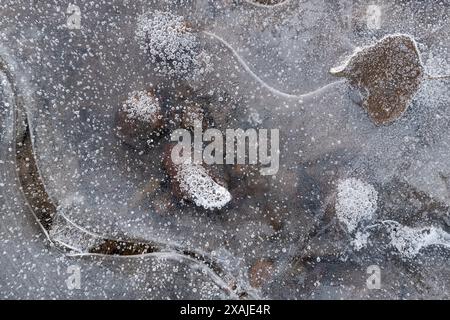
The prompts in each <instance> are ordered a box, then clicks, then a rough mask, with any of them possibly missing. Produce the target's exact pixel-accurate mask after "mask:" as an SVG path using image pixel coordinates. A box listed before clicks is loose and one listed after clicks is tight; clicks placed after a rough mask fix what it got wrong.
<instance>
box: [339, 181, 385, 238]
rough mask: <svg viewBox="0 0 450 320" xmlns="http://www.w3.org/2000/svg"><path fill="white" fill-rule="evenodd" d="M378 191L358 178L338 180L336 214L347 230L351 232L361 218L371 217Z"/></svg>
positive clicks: (375, 207) (367, 218) (368, 218)
mask: <svg viewBox="0 0 450 320" xmlns="http://www.w3.org/2000/svg"><path fill="white" fill-rule="evenodd" d="M377 200H378V192H377V191H376V190H375V188H374V187H373V186H371V185H370V184H367V183H365V182H363V181H361V180H359V179H355V178H349V179H344V180H339V181H338V186H337V197H336V215H337V218H338V219H339V221H340V222H342V223H344V224H345V226H346V227H347V230H348V231H349V232H353V231H354V230H355V228H356V227H357V226H358V224H359V223H360V222H361V221H363V220H370V219H372V217H373V215H374V213H375V211H376V210H377Z"/></svg>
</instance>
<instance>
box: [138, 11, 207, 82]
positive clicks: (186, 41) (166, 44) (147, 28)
mask: <svg viewBox="0 0 450 320" xmlns="http://www.w3.org/2000/svg"><path fill="white" fill-rule="evenodd" d="M136 37H137V40H138V41H139V42H140V46H141V48H142V49H143V50H145V51H146V52H147V53H148V54H149V56H150V59H151V62H152V64H154V65H155V69H154V70H155V71H156V72H159V73H161V74H163V75H167V76H175V77H179V78H182V79H197V78H198V77H200V76H201V75H203V74H205V73H206V72H208V71H209V69H210V63H209V61H210V56H209V55H208V54H207V53H206V52H205V51H204V50H202V49H201V48H200V43H199V40H198V37H197V34H196V33H194V31H193V30H192V29H191V28H190V27H189V26H188V23H187V22H186V21H185V20H184V18H183V17H182V16H178V15H175V14H172V13H170V12H161V11H154V12H147V13H144V14H143V15H141V16H140V17H139V19H138V23H137V30H136Z"/></svg>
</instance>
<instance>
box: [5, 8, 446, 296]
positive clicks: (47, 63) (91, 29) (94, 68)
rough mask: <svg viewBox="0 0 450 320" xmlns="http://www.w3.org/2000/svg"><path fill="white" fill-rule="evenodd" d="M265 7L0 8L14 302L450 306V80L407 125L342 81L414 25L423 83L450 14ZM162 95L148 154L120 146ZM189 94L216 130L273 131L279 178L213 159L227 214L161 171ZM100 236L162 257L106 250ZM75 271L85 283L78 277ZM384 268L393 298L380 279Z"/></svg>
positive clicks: (438, 66) (420, 96)
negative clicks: (136, 97)
mask: <svg viewBox="0 0 450 320" xmlns="http://www.w3.org/2000/svg"><path fill="white" fill-rule="evenodd" d="M251 2H252V1H250V0H248V1H204V0H198V1H111V2H91V1H79V3H78V5H79V7H80V9H81V12H82V16H81V29H80V30H77V29H68V28H67V18H68V15H67V14H66V13H65V12H66V9H67V5H68V4H67V5H66V4H63V3H58V4H57V5H56V4H54V2H53V1H39V2H35V3H34V4H33V6H30V5H29V3H28V2H25V1H23V2H22V1H2V3H1V4H0V56H1V57H2V60H1V61H3V60H4V61H5V64H6V66H7V67H3V66H2V68H1V70H0V74H1V79H0V83H1V86H0V89H1V96H0V99H1V106H0V126H1V127H0V128H1V132H0V139H1V146H0V147H1V152H0V156H1V161H2V162H1V163H0V164H1V178H0V179H1V180H0V196H1V198H0V208H1V213H2V215H1V219H0V228H1V229H0V250H1V251H2V252H4V254H3V258H2V259H0V266H1V267H2V268H1V269H2V271H1V272H0V294H1V296H2V297H20V298H32V297H51V298H64V297H84V298H90V297H96V298H123V297H127V298H197V297H199V298H236V297H241V298H245V297H250V298H252V297H266V298H287V299H293V298H380V297H386V298H425V297H438V298H448V296H449V286H450V283H449V280H448V279H450V270H449V267H448V258H449V250H448V246H446V245H445V244H446V243H448V239H447V235H448V231H449V229H448V228H449V225H448V222H446V221H448V219H449V211H448V205H450V194H449V192H448V181H447V179H448V178H447V177H449V176H450V161H449V159H450V155H449V154H448V150H450V149H449V141H450V140H449V139H450V135H449V132H448V127H449V125H450V122H449V119H450V116H449V110H448V108H447V107H448V101H450V93H449V91H448V85H449V83H448V80H447V79H446V78H442V79H437V80H426V79H424V80H423V82H422V83H421V86H420V88H419V90H418V91H417V93H416V94H415V96H414V98H413V100H412V102H411V104H410V105H409V108H408V109H407V110H406V111H405V112H404V113H402V114H401V116H400V117H399V118H398V119H397V120H396V121H395V122H392V123H390V124H389V125H385V126H376V125H375V124H374V123H373V122H372V120H371V119H370V117H368V116H367V113H366V112H365V111H364V110H363V109H362V108H361V107H360V106H359V105H358V103H360V101H356V100H357V99H358V98H357V97H355V96H354V92H353V89H352V86H351V85H349V84H348V83H347V82H346V81H340V80H339V79H336V78H335V77H333V76H332V75H330V74H329V72H328V71H329V69H330V68H332V67H334V66H336V65H339V64H340V63H341V62H342V61H343V60H344V59H345V57H348V56H349V55H351V54H352V53H353V52H354V50H355V48H356V47H365V46H368V45H371V44H373V43H375V42H376V41H377V40H380V39H382V38H383V37H384V36H387V35H390V34H408V35H410V36H411V37H412V38H413V39H414V40H415V41H416V42H417V48H418V50H419V51H420V54H421V56H422V60H423V65H424V67H425V71H426V72H427V74H430V75H434V76H439V75H446V74H449V70H450V69H449V67H448V66H449V63H450V57H449V51H448V50H449V46H450V44H449V43H448V41H446V40H447V39H448V38H449V36H450V34H449V33H450V28H449V25H448V22H449V21H448V16H449V4H448V3H447V2H446V1H443V2H439V3H436V2H434V1H410V2H408V3H405V2H403V1H394V2H392V1H380V2H379V7H380V8H381V10H382V12H383V15H382V20H381V21H380V24H379V25H380V27H379V28H378V27H377V26H378V24H377V23H372V22H373V21H372V22H371V23H367V19H366V15H367V3H365V2H360V1H339V2H329V1H308V0H304V1H303V0H302V1H289V0H288V1H285V3H282V4H278V5H275V6H272V7H271V6H264V5H263V6H261V5H254V4H252V3H251ZM411 17H414V18H413V19H411ZM169 29H170V30H169ZM151 30H153V31H154V32H150V31H151ZM165 31H167V32H165ZM152 35H153V36H152ZM152 41H153V42H152ZM143 46H144V48H143ZM150 46H151V48H150ZM152 50H153V51H152ZM166 54H167V55H166ZM165 59H167V60H165ZM180 60H181V62H182V64H181V65H180V64H178V62H179V61H180ZM175 62H176V63H175ZM206 66H207V67H206ZM8 70H9V71H8ZM8 72H9V73H12V74H13V75H14V79H13V78H11V77H9V79H8V76H7V75H6V74H7V73H8ZM191 76H194V77H191ZM14 83H15V87H16V88H17V90H18V93H19V99H16V100H17V101H15V100H14V93H13V91H14V90H13V87H14V85H13V84H14ZM149 88H152V92H154V94H155V97H156V98H158V101H159V103H160V107H161V111H162V114H163V115H164V117H165V119H167V123H166V126H165V127H164V130H162V131H161V134H160V136H159V137H158V138H155V139H154V140H155V141H154V143H153V144H152V146H151V147H149V146H146V147H142V148H141V147H140V146H139V147H138V146H136V145H132V144H127V143H124V141H123V140H122V139H121V138H120V134H118V128H117V121H116V116H117V113H118V112H119V110H120V109H121V108H122V107H123V103H124V102H125V101H127V99H129V97H130V93H132V92H148V91H149ZM186 96H187V97H186ZM186 99H190V100H193V102H194V103H197V104H199V105H201V106H202V107H204V108H205V109H206V111H207V112H205V114H206V115H207V116H208V117H210V119H209V120H210V123H214V125H215V126H216V127H218V128H220V129H223V128H227V127H230V128H248V127H249V126H256V127H257V128H269V129H270V128H276V129H279V130H280V137H281V141H280V146H281V159H280V160H281V163H280V170H279V172H278V174H277V175H276V176H275V177H262V176H260V175H259V174H258V172H259V171H258V170H257V168H252V167H248V166H242V167H239V166H232V165H227V166H223V167H220V168H211V169H213V170H215V169H217V172H218V173H219V174H220V175H222V177H223V178H225V180H226V182H227V190H228V191H229V193H230V195H231V200H230V202H229V203H228V205H227V206H225V207H224V208H223V209H221V210H215V211H209V210H205V209H203V208H201V207H197V206H195V204H192V203H188V202H180V201H179V199H177V198H176V197H175V196H174V195H173V194H172V190H171V182H170V179H169V178H168V176H167V173H166V172H165V170H164V168H163V166H162V161H163V155H164V149H165V147H166V145H167V144H168V143H169V134H168V133H169V132H170V130H171V129H173V128H172V127H173V126H175V125H176V119H174V118H170V114H171V112H172V110H173V108H174V107H177V106H180V105H181V104H183V103H184V102H185V101H186ZM15 108H21V109H23V112H26V115H27V119H28V124H29V128H30V135H31V141H32V144H33V145H32V147H33V149H32V150H33V155H34V158H35V160H36V165H37V168H38V174H39V176H40V177H41V179H42V183H43V185H44V186H45V190H46V192H47V194H48V197H49V199H50V201H51V202H52V203H53V204H54V207H55V208H56V209H55V210H56V211H55V213H54V214H55V218H54V219H53V221H52V223H53V225H52V228H51V229H50V230H49V231H48V234H46V233H45V228H44V229H42V228H40V227H39V225H36V222H35V221H36V219H35V216H33V212H35V211H36V210H35V208H33V207H31V206H29V205H28V204H27V199H28V198H27V196H26V192H25V191H26V190H21V184H20V181H19V179H18V178H17V177H16V173H15V172H16V166H17V165H16V163H17V159H16V157H15V150H16V149H15V146H16V143H17V142H20V141H21V140H20V139H16V137H15V136H16V133H17V132H18V131H20V130H22V129H20V128H22V127H23V126H22V125H17V128H15V126H16V124H17V123H16V122H15V121H14V109H15ZM139 110H141V109H139ZM169 119H170V120H169ZM18 123H20V121H18ZM171 126H172V127H171ZM16 129H17V130H16ZM16 131H17V132H16ZM24 134H25V133H24V132H20V134H17V135H18V137H22V136H23V135H24ZM22 138H23V137H22ZM15 139H16V140H17V141H15ZM345 181H347V182H349V181H350V182H352V181H353V182H354V183H353V184H352V186H350V187H349V186H348V185H347V184H346V183H345ZM343 182H344V184H342V183H343ZM343 186H344V187H345V186H347V187H348V188H342V187H343ZM340 188H341V189H340ZM375 190H376V191H375ZM356 195H358V196H356ZM375 195H376V196H375ZM342 196H344V197H342ZM355 197H356V198H355ZM376 198H377V200H376V201H375V200H374V199H376ZM342 199H346V200H347V202H345V201H344V202H342ZM336 201H338V203H339V205H338V206H337V207H335V205H336ZM348 201H349V202H348ZM375 202H376V203H377V205H376V206H375V204H374V203H375ZM349 204H350V205H349ZM356 204H358V205H356ZM359 204H361V207H359ZM356 207H358V208H361V210H357V211H354V208H356ZM375 207H376V208H377V209H376V214H374V208H375ZM350 212H351V213H352V214H351V215H347V214H348V213H350ZM343 214H344V215H343ZM353 214H354V215H353ZM369 216H370V217H371V219H372V220H371V219H367V220H366V218H365V217H367V218H368V217H369ZM340 217H341V218H342V217H344V220H340V219H339V218H340ZM360 218H361V219H360ZM387 220H390V221H395V223H396V224H398V225H399V226H401V227H400V228H399V229H397V231H396V232H395V233H392V232H391V231H392V230H391V229H389V225H388V224H386V223H383V221H387ZM339 221H344V228H342V224H341V223H339ZM346 223H348V225H347V224H346ZM345 226H347V227H345ZM424 228H425V229H424ZM423 230H425V231H427V232H429V233H428V234H429V235H428V236H426V235H425V236H422V231H423ZM403 231H404V232H403ZM425 234H427V233H425ZM46 236H48V237H49V238H47V237H46ZM406 239H409V240H406ZM58 241H59V242H58ZM102 241H107V243H120V241H125V242H139V243H146V244H148V245H151V246H152V248H153V247H155V248H157V250H156V249H155V251H154V252H149V253H146V254H143V255H134V256H133V257H127V256H111V255H107V254H101V253H96V252H93V251H95V250H93V248H94V247H95V248H98V247H99V246H100V247H101V244H102ZM52 242H53V243H54V245H49V243H52ZM64 244H65V245H64ZM428 244H433V245H431V246H430V245H428ZM443 244H444V245H443ZM399 252H400V253H401V252H403V253H404V254H403V255H402V254H400V255H399ZM74 253H76V255H75V256H74ZM413 255H414V259H409V260H408V259H406V260H405V258H408V257H410V256H413ZM73 264H74V265H78V266H80V267H81V270H82V274H83V275H85V277H83V282H82V289H81V290H79V291H77V290H68V289H66V288H67V286H66V284H65V282H64V281H65V280H66V278H67V274H66V269H67V267H68V266H70V265H73ZM373 264H377V265H379V266H380V268H381V269H382V272H383V277H382V279H384V280H382V281H383V282H382V289H381V290H368V289H367V287H366V278H367V274H366V268H367V267H368V266H369V265H373ZM40 288H43V290H41V289H40Z"/></svg>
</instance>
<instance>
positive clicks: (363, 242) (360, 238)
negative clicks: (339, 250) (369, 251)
mask: <svg viewBox="0 0 450 320" xmlns="http://www.w3.org/2000/svg"><path fill="white" fill-rule="evenodd" d="M369 237H370V233H369V232H365V231H360V230H358V231H357V232H356V233H355V236H354V238H353V240H352V241H351V243H350V244H351V245H352V246H353V248H354V249H355V250H356V251H359V250H361V249H362V248H364V247H366V246H367V244H368V243H369Z"/></svg>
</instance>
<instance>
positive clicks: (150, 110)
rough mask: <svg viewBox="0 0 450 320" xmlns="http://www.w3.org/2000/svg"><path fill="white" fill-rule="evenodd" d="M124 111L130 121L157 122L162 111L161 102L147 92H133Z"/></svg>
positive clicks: (124, 105) (124, 106)
mask: <svg viewBox="0 0 450 320" xmlns="http://www.w3.org/2000/svg"><path fill="white" fill-rule="evenodd" d="M123 110H124V111H125V113H126V114H127V117H128V118H129V119H133V120H141V121H144V122H155V121H157V120H158V115H159V113H160V111H161V107H160V105H159V101H158V99H157V98H155V97H154V96H153V95H152V94H150V93H149V92H146V91H133V92H132V93H131V94H130V95H129V96H128V100H127V101H125V103H124V104H123Z"/></svg>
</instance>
